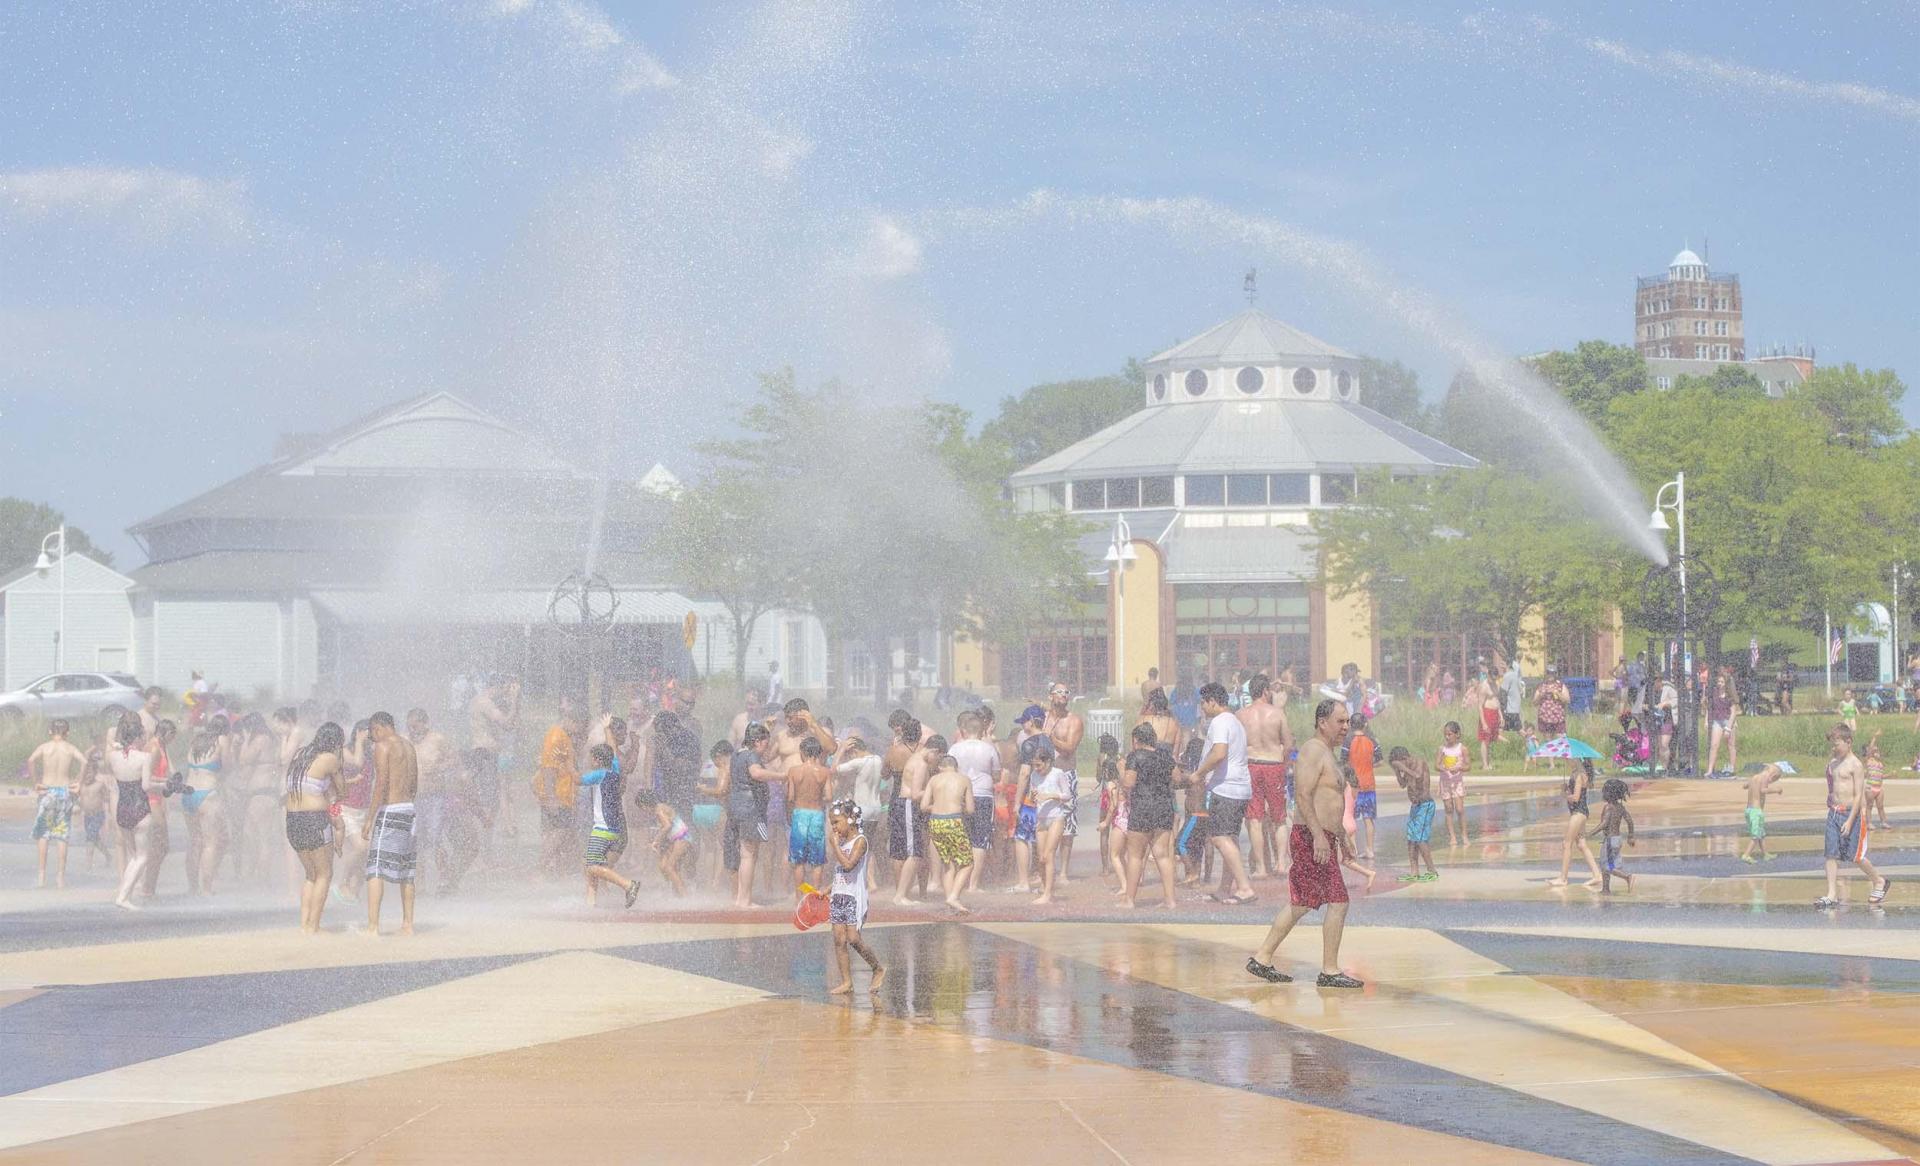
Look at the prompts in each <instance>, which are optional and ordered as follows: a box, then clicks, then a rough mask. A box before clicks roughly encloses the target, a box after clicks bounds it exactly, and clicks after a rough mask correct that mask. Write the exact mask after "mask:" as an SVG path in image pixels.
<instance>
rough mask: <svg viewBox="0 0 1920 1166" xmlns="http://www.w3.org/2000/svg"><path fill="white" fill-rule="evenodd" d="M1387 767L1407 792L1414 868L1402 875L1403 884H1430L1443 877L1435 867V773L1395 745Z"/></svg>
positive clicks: (1409, 857)
mask: <svg viewBox="0 0 1920 1166" xmlns="http://www.w3.org/2000/svg"><path fill="white" fill-rule="evenodd" d="M1387 764H1388V765H1391V766H1392V767H1393V780H1394V781H1396V782H1398V783H1399V785H1400V788H1401V789H1404V790H1406V791H1407V865H1408V866H1409V867H1410V868H1411V869H1410V870H1408V872H1407V873H1406V874H1403V875H1401V876H1400V881H1401V882H1403V883H1430V882H1432V881H1433V880H1435V879H1437V878H1439V877H1440V872H1439V870H1437V869H1436V868H1435V867H1434V865H1433V846H1432V844H1431V843H1432V839H1433V774H1432V772H1431V771H1430V770H1428V769H1427V763H1426V762H1425V761H1422V760H1421V759H1420V758H1418V757H1415V756H1414V755H1413V754H1411V753H1409V752H1407V749H1406V747H1405V746H1404V745H1395V746H1394V747H1393V751H1392V752H1391V753H1388V754H1387ZM1422 861H1424V862H1425V863H1426V864H1427V873H1425V874H1421V873H1420V864H1421V862H1422Z"/></svg>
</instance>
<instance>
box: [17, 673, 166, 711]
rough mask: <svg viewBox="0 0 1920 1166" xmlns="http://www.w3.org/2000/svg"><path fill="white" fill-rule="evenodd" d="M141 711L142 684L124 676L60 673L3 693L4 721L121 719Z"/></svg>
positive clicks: (124, 674) (114, 674)
mask: <svg viewBox="0 0 1920 1166" xmlns="http://www.w3.org/2000/svg"><path fill="white" fill-rule="evenodd" d="M139 707H140V682H139V681H138V680H135V679H134V678H133V677H131V676H129V675H127V674H126V673H124V672H56V673H54V674H53V675H51V676H42V677H41V678H40V679H38V680H36V681H34V682H33V683H32V684H29V685H27V686H26V687H25V688H22V689H17V690H15V691H13V692H4V693H0V717H5V718H7V719H9V720H16V721H17V720H20V719H21V718H23V717H28V716H35V717H42V718H50V717H99V716H106V717H117V716H119V715H120V714H121V713H125V712H132V711H133V710H134V709H137V708H139Z"/></svg>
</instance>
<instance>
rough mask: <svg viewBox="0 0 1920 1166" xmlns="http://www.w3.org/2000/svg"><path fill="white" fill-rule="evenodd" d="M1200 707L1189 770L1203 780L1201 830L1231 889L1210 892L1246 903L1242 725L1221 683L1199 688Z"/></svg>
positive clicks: (1248, 773) (1247, 773)
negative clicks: (1202, 748)
mask: <svg viewBox="0 0 1920 1166" xmlns="http://www.w3.org/2000/svg"><path fill="white" fill-rule="evenodd" d="M1200 711H1201V713H1202V714H1204V715H1205V716H1206V718H1207V752H1206V756H1205V757H1203V758H1202V759H1201V761H1200V766H1199V768H1198V769H1195V770H1194V771H1193V776H1194V780H1196V781H1201V780H1204V781H1205V782H1206V783H1207V831H1208V834H1209V835H1210V836H1211V837H1212V840H1213V845H1214V848H1215V849H1216V850H1218V851H1219V852H1220V864H1221V866H1222V868H1223V869H1224V870H1225V872H1226V876H1227V880H1228V882H1229V883H1230V884H1231V886H1232V887H1233V890H1232V891H1231V892H1230V893H1229V894H1227V895H1225V896H1221V895H1218V894H1215V895H1213V896H1212V898H1213V899H1215V900H1216V901H1218V902H1222V903H1251V902H1252V901H1253V900H1254V898H1255V897H1256V896H1255V895H1254V893H1253V884H1252V883H1249V882H1248V881H1247V867H1246V863H1245V862H1243V861H1242V860H1241V858H1240V823H1241V822H1242V821H1243V820H1244V819H1245V818H1246V816H1247V803H1248V802H1249V801H1252V800H1253V771H1252V770H1250V769H1248V768H1247V729H1246V726H1245V725H1242V724H1241V723H1240V718H1238V717H1236V716H1234V715H1233V710H1232V708H1231V707H1230V706H1229V704H1228V701H1227V690H1226V687H1225V686H1224V685H1221V684H1218V683H1214V684H1208V685H1205V686H1203V687H1202V688H1201V689H1200Z"/></svg>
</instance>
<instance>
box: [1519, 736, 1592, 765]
mask: <svg viewBox="0 0 1920 1166" xmlns="http://www.w3.org/2000/svg"><path fill="white" fill-rule="evenodd" d="M1528 756H1530V757H1566V758H1570V759H1571V760H1574V761H1579V760H1582V759H1585V760H1588V761H1599V760H1602V759H1603V758H1604V757H1605V754H1603V753H1601V752H1600V750H1598V749H1595V748H1594V747H1593V746H1591V745H1589V744H1587V743H1586V742H1585V741H1581V740H1578V739H1576V738H1573V737H1555V738H1554V739H1553V740H1551V741H1547V742H1544V743H1542V744H1541V746H1540V747H1539V748H1538V749H1535V750H1534V751H1533V752H1532V753H1530V754H1528Z"/></svg>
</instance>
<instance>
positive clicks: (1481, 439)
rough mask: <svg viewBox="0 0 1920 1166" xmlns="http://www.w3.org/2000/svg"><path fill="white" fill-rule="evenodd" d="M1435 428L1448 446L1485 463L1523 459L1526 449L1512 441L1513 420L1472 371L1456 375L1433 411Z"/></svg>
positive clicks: (1464, 371)
mask: <svg viewBox="0 0 1920 1166" xmlns="http://www.w3.org/2000/svg"><path fill="white" fill-rule="evenodd" d="M1433 425H1434V428H1435V429H1436V430H1438V433H1437V434H1436V436H1438V437H1440V438H1441V439H1442V440H1444V441H1445V442H1446V443H1447V444H1448V445H1451V446H1452V447H1453V448H1455V449H1457V450H1459V451H1461V452H1462V453H1469V454H1472V455H1473V456H1474V457H1477V458H1479V459H1480V460H1481V461H1483V462H1505V461H1511V460H1515V459H1519V460H1524V457H1522V456H1521V455H1523V454H1524V453H1525V452H1526V448H1525V446H1524V445H1522V444H1521V443H1518V442H1515V441H1514V440H1512V438H1513V433H1512V430H1511V426H1510V418H1508V417H1506V416H1505V415H1503V412H1502V410H1501V408H1500V406H1499V405H1498V404H1497V403H1496V402H1495V400H1494V398H1493V394H1491V393H1490V392H1488V390H1487V387H1486V386H1485V385H1483V384H1481V383H1480V380H1479V378H1478V377H1476V376H1474V375H1473V370H1471V369H1465V368H1463V369H1461V370H1460V371H1459V372H1456V373H1454V374H1453V380H1452V381H1450V382H1448V384H1447V393H1446V396H1444V397H1442V398H1441V399H1440V406H1439V408H1438V409H1436V410H1435V411H1434V414H1433Z"/></svg>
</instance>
